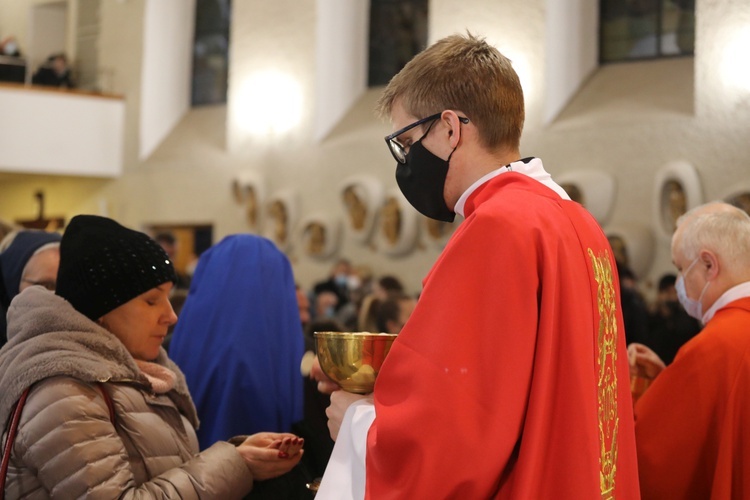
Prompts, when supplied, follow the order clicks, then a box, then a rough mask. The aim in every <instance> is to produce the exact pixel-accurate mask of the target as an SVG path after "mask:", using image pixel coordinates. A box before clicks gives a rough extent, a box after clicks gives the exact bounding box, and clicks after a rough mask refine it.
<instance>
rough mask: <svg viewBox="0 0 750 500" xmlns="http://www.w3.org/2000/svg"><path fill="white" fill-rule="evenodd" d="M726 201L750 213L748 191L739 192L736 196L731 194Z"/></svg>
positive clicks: (749, 195)
mask: <svg viewBox="0 0 750 500" xmlns="http://www.w3.org/2000/svg"><path fill="white" fill-rule="evenodd" d="M727 203H729V204H731V205H734V206H735V207H737V208H739V209H740V210H744V211H745V212H746V213H747V214H748V215H750V193H740V194H738V195H736V196H732V197H731V198H729V199H728V200H727Z"/></svg>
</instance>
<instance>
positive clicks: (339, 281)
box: [313, 259, 352, 311]
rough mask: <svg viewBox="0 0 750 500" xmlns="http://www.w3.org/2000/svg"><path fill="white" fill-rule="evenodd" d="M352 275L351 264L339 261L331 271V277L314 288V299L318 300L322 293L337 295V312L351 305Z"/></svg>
mask: <svg viewBox="0 0 750 500" xmlns="http://www.w3.org/2000/svg"><path fill="white" fill-rule="evenodd" d="M351 274H352V265H351V262H349V260H347V259H339V260H338V261H337V262H336V263H335V264H334V265H333V268H332V269H331V274H330V276H329V277H328V278H327V279H326V280H323V281H320V282H318V283H316V284H315V285H314V286H313V297H314V298H317V297H318V295H320V294H321V293H322V292H331V293H333V294H335V295H336V297H337V298H338V301H337V303H336V311H338V310H339V309H341V308H342V307H344V306H345V305H346V304H348V303H349V300H350V298H349V291H350V290H349V276H350V275H351Z"/></svg>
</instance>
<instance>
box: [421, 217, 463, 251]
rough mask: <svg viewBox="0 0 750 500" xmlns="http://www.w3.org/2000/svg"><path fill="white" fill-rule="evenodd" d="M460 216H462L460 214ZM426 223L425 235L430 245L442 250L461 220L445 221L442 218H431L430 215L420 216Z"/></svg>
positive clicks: (424, 223)
mask: <svg viewBox="0 0 750 500" xmlns="http://www.w3.org/2000/svg"><path fill="white" fill-rule="evenodd" d="M458 217H460V216H458ZM420 218H421V219H422V223H423V225H424V229H425V231H424V235H425V236H424V237H425V239H426V240H427V243H428V244H429V245H430V246H433V247H435V248H437V249H438V250H442V249H443V248H445V245H446V244H447V243H448V240H449V239H450V237H451V236H452V235H453V231H454V230H455V229H456V227H457V226H458V224H459V222H458V221H455V222H443V221H440V220H435V219H430V218H429V217H424V216H421V217H420Z"/></svg>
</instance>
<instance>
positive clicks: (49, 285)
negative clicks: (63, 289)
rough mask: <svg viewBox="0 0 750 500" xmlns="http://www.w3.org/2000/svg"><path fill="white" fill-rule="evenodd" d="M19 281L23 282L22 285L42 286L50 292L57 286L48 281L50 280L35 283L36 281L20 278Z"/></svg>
mask: <svg viewBox="0 0 750 500" xmlns="http://www.w3.org/2000/svg"><path fill="white" fill-rule="evenodd" d="M21 281H23V282H24V283H28V284H29V285H39V286H43V287H44V288H46V289H47V290H49V291H50V292H54V291H55V287H56V286H57V283H55V282H54V281H50V280H40V281H36V280H30V279H28V278H21Z"/></svg>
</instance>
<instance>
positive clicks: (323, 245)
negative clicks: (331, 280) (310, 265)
mask: <svg viewBox="0 0 750 500" xmlns="http://www.w3.org/2000/svg"><path fill="white" fill-rule="evenodd" d="M340 233H341V222H340V220H339V219H338V218H337V217H334V216H333V215H330V214H323V213H316V214H312V215H310V216H308V217H305V218H304V219H303V220H302V221H301V222H300V224H299V240H300V248H301V249H302V251H303V252H304V253H305V255H307V256H309V257H313V258H316V259H327V258H329V257H331V256H332V255H334V254H335V253H336V250H338V247H339V241H340V237H341V236H340Z"/></svg>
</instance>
